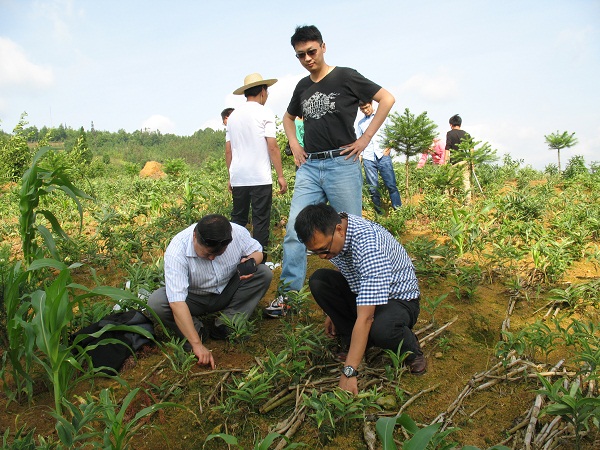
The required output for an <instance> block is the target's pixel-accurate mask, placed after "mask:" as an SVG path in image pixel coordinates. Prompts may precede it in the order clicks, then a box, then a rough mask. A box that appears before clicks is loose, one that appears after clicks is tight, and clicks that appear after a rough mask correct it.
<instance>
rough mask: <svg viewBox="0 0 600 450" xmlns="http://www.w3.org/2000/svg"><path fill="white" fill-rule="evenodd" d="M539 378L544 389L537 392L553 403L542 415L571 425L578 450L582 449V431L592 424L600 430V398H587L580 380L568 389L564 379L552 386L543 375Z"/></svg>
mask: <svg viewBox="0 0 600 450" xmlns="http://www.w3.org/2000/svg"><path fill="white" fill-rule="evenodd" d="M538 378H539V380H540V381H541V383H542V384H543V386H544V387H543V388H542V389H538V390H537V392H538V393H540V394H544V395H546V396H547V397H548V399H549V400H550V401H552V402H553V403H552V404H550V405H548V406H546V407H545V408H544V409H543V410H542V415H550V416H560V417H562V418H563V419H564V420H566V421H567V422H569V423H571V424H572V425H573V429H574V430H575V446H576V448H577V449H579V448H581V438H582V436H581V433H582V431H584V430H589V429H590V425H591V423H593V425H594V426H595V427H596V428H598V425H599V423H598V418H599V417H600V398H598V397H585V396H584V395H583V393H582V392H581V387H580V384H579V380H575V381H573V382H572V383H571V387H570V388H568V389H567V388H566V387H565V386H564V382H563V380H562V379H559V380H556V382H554V384H552V383H551V382H550V381H549V380H547V379H546V378H545V377H543V376H541V375H538Z"/></svg>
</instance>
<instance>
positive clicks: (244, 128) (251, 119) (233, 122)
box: [226, 102, 275, 187]
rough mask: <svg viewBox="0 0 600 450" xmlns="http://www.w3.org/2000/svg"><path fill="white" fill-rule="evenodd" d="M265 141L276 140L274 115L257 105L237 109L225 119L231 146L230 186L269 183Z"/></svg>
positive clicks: (247, 105) (269, 175) (269, 176)
mask: <svg viewBox="0 0 600 450" xmlns="http://www.w3.org/2000/svg"><path fill="white" fill-rule="evenodd" d="M266 138H275V115H274V114H273V111H271V110H270V109H269V108H267V107H265V106H263V105H261V104H260V103H258V102H246V103H244V104H243V105H242V106H239V107H236V108H235V111H233V112H232V113H231V115H230V116H229V119H228V120H227V133H226V140H227V141H228V142H230V144H231V166H230V167H229V181H230V182H231V186H234V187H237V186H261V185H265V184H271V183H272V182H273V180H272V178H271V159H270V158H269V151H268V149H267V140H266Z"/></svg>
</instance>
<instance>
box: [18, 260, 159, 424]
mask: <svg viewBox="0 0 600 450" xmlns="http://www.w3.org/2000/svg"><path fill="white" fill-rule="evenodd" d="M78 266H79V265H78V264H74V265H72V266H70V267H67V266H66V265H65V264H63V263H61V262H58V261H54V260H46V259H41V260H35V261H33V262H32V263H31V265H30V266H29V271H30V272H31V271H35V270H40V269H44V268H52V269H54V270H57V271H59V273H58V275H57V276H56V278H55V279H54V280H53V281H52V282H51V283H49V284H48V285H47V286H46V287H45V288H44V289H38V290H36V291H34V292H33V293H31V294H28V295H27V299H28V300H27V305H28V307H29V308H30V311H29V315H27V316H18V317H17V318H16V324H17V325H18V326H19V327H20V328H21V329H22V332H23V334H24V335H25V336H26V341H25V348H26V349H28V351H30V352H32V360H33V361H34V362H36V363H37V364H39V365H40V366H41V367H42V368H43V369H44V371H45V373H46V376H47V377H48V380H49V381H50V383H51V384H52V389H53V392H54V406H55V409H56V411H57V413H58V414H60V413H61V399H62V398H63V397H64V396H65V395H66V394H67V392H68V391H69V390H70V389H71V388H72V387H73V386H74V383H75V382H77V381H82V380H84V379H87V378H91V377H93V376H95V375H97V373H98V371H99V370H100V369H101V368H93V367H92V368H88V370H84V367H83V365H82V362H83V361H85V362H87V363H88V365H89V364H90V363H91V361H90V359H89V357H88V355H87V353H86V351H85V350H84V349H83V348H81V347H80V346H79V343H80V342H81V341H82V340H83V339H85V338H86V337H87V336H86V335H84V334H81V335H78V336H77V337H76V338H75V339H74V340H73V341H72V342H70V340H69V332H70V331H71V323H72V322H73V319H74V310H75V309H76V308H81V307H82V305H83V301H84V300H85V299H86V298H89V297H93V296H97V295H106V296H109V297H112V298H121V297H122V296H123V295H127V293H126V292H124V291H122V290H120V289H116V288H111V287H108V286H98V287H96V288H94V289H89V288H87V287H85V286H82V285H79V284H75V283H72V282H71V274H70V270H71V269H72V268H75V267H78ZM75 290H79V291H83V292H84V293H83V294H78V295H75V294H74V292H75ZM129 295H131V294H129ZM108 330H114V331H118V330H123V331H134V332H136V333H140V334H142V335H144V336H145V337H146V338H148V339H153V336H152V335H151V334H150V333H149V332H147V331H145V330H143V329H141V328H140V327H130V326H126V325H118V326H114V325H107V326H106V327H104V328H103V329H102V330H100V331H98V332H97V333H93V334H91V335H90V336H93V337H100V336H101V335H102V334H103V333H104V332H105V331H108ZM115 342H118V343H120V341H116V340H114V339H105V340H103V341H101V342H100V343H98V344H95V345H92V346H90V347H88V349H90V350H91V349H92V348H95V347H97V346H98V345H103V344H108V343H115ZM74 354H78V356H77V357H75V356H74Z"/></svg>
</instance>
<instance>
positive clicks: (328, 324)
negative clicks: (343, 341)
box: [325, 316, 336, 338]
mask: <svg viewBox="0 0 600 450" xmlns="http://www.w3.org/2000/svg"><path fill="white" fill-rule="evenodd" d="M325 334H326V335H327V337H330V338H334V337H335V336H336V334H335V325H334V324H333V321H332V320H331V317H329V316H327V317H326V318H325Z"/></svg>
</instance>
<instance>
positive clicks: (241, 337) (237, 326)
mask: <svg viewBox="0 0 600 450" xmlns="http://www.w3.org/2000/svg"><path fill="white" fill-rule="evenodd" d="M219 318H220V319H221V322H223V325H225V326H226V327H227V328H228V330H229V335H228V336H227V340H228V341H229V342H230V343H232V344H233V343H243V342H246V341H247V340H248V339H250V338H251V337H252V335H253V334H254V333H255V332H256V325H255V323H254V321H253V320H249V319H248V316H247V315H246V314H242V313H237V314H234V315H233V316H232V317H229V316H226V315H225V314H220V315H219Z"/></svg>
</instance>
